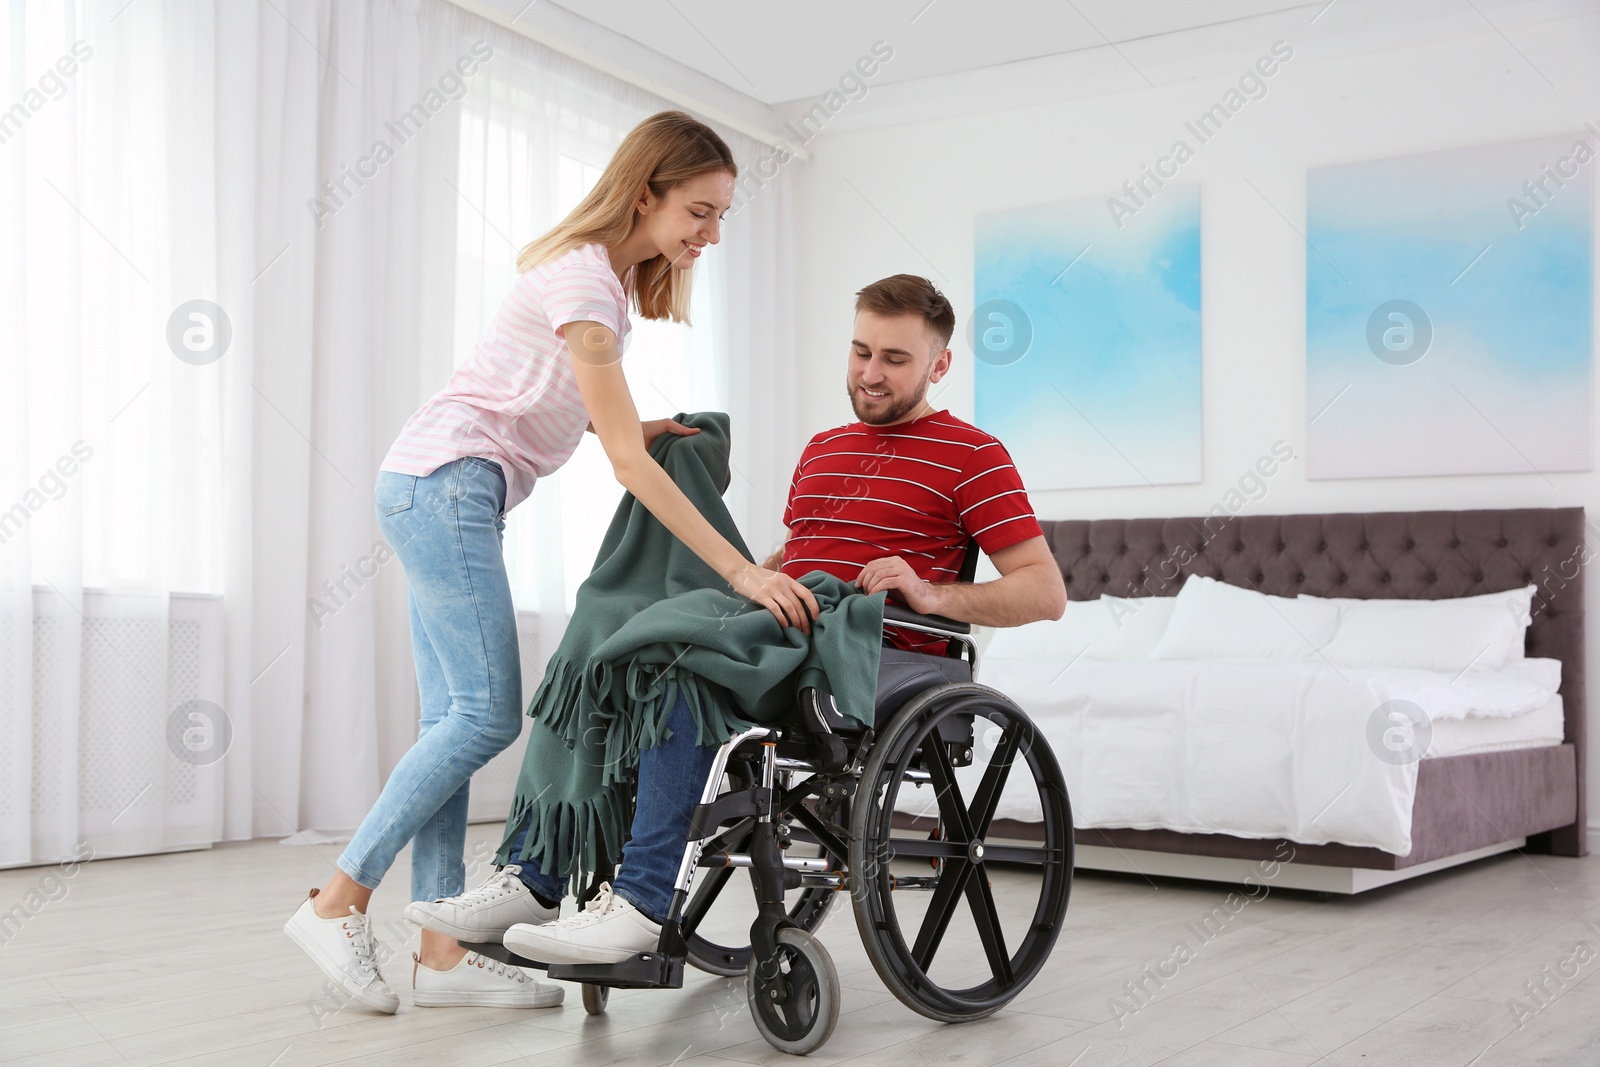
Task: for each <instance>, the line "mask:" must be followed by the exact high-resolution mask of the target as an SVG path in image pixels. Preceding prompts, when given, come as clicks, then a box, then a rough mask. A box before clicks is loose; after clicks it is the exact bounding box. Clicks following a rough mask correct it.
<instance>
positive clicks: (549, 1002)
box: [411, 952, 566, 1008]
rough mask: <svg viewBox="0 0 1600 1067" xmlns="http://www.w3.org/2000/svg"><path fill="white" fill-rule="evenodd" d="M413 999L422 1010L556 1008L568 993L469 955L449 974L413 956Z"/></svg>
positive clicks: (519, 969) (522, 972) (525, 973)
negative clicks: (461, 1007) (460, 1007)
mask: <svg viewBox="0 0 1600 1067" xmlns="http://www.w3.org/2000/svg"><path fill="white" fill-rule="evenodd" d="M411 959H412V967H411V991H412V995H411V999H412V1002H413V1003H415V1004H416V1005H417V1007H419V1008H446V1007H456V1006H463V1005H465V1006H469V1007H477V1008H553V1007H555V1006H556V1005H557V1004H560V1003H561V998H562V997H564V996H565V995H566V990H564V989H562V988H561V987H560V986H558V985H552V984H550V983H549V982H541V981H539V980H538V979H537V978H535V977H534V976H533V975H531V974H529V973H528V971H527V970H526V969H524V968H522V967H512V966H510V965H508V964H504V963H501V962H500V961H499V960H491V959H489V958H488V957H487V956H480V955H478V954H477V953H476V952H469V953H467V954H466V955H465V956H463V957H462V958H461V962H460V963H457V964H456V965H455V966H454V967H452V968H450V969H449V970H448V971H436V970H434V969H433V968H432V967H426V966H424V965H423V963H422V960H421V958H420V957H418V956H417V954H416V953H415V952H413V953H412V954H411Z"/></svg>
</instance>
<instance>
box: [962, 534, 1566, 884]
mask: <svg viewBox="0 0 1600 1067" xmlns="http://www.w3.org/2000/svg"><path fill="white" fill-rule="evenodd" d="M1043 526H1044V531H1045V537H1046V539H1047V540H1048V541H1049V543H1050V546H1051V550H1052V552H1053V553H1054V555H1055V558H1056V561H1057V563H1058V564H1059V565H1060V567H1061V571H1062V574H1063V576H1064V577H1065V579H1066V582H1067V590H1068V595H1069V597H1070V599H1072V600H1089V599H1093V598H1096V597H1099V596H1101V595H1103V594H1105V595H1112V596H1128V597H1138V596H1173V595H1175V594H1176V593H1177V591H1178V589H1179V587H1180V586H1181V584H1182V583H1183V581H1184V579H1185V578H1187V577H1188V576H1189V575H1202V576H1206V577H1209V578H1213V579H1216V580H1219V581H1222V582H1227V583H1229V584H1231V585H1235V586H1240V587H1243V588H1247V589H1253V590H1257V591H1259V592H1262V593H1266V594H1269V595H1273V596H1289V597H1293V596H1298V595H1299V594H1309V595H1311V596H1317V597H1336V598H1360V599H1366V598H1382V599H1446V598H1454V597H1466V596H1473V595H1478V594H1484V593H1493V592H1498V591H1501V590H1511V589H1515V588H1518V587H1524V586H1527V585H1530V584H1532V585H1534V586H1536V591H1535V593H1534V597H1533V604H1532V622H1531V624H1530V625H1529V627H1528V630H1527V634H1526V649H1525V651H1526V655H1527V657H1529V658H1530V659H1534V658H1537V659H1545V660H1553V661H1558V662H1559V665H1560V682H1559V699H1558V700H1555V701H1552V702H1551V703H1550V704H1549V705H1548V706H1545V707H1543V708H1541V709H1540V714H1541V715H1542V716H1543V722H1544V732H1545V734H1547V735H1550V736H1547V737H1546V738H1545V739H1544V740H1543V741H1541V742H1538V743H1534V742H1531V741H1528V740H1526V739H1519V738H1518V737H1517V736H1514V733H1507V732H1506V729H1505V725H1504V724H1500V725H1499V726H1493V725H1492V727H1491V728H1490V729H1488V730H1487V731H1485V730H1483V729H1478V730H1477V732H1476V733H1474V732H1473V731H1472V730H1467V729H1457V728H1455V727H1452V730H1449V731H1445V733H1444V736H1442V737H1439V738H1436V740H1438V741H1441V742H1442V743H1444V744H1445V745H1446V746H1450V747H1453V749H1454V750H1456V751H1458V752H1459V754H1455V755H1443V756H1439V757H1438V758H1428V759H1423V760H1421V761H1420V762H1419V763H1417V764H1416V766H1415V781H1414V796H1413V797H1412V800H1411V810H1410V816H1411V817H1410V827H1409V831H1410V838H1409V844H1410V846H1411V847H1410V850H1409V852H1407V853H1405V854H1404V855H1396V854H1395V853H1393V852H1391V851H1385V850H1383V849H1382V848H1376V847H1371V846H1366V845H1352V844H1348V843H1343V842H1341V841H1329V842H1326V843H1315V844H1307V843H1304V842H1286V841H1285V840H1284V839H1283V838H1278V839H1271V838H1262V837H1240V836H1233V835H1231V834H1226V833H1194V832H1181V831H1178V830H1173V829H1163V828H1149V829H1135V828H1132V827H1106V826H1102V827H1099V828H1095V829H1085V828H1082V827H1080V828H1079V830H1078V831H1077V833H1076V842H1077V855H1076V864H1077V866H1078V867H1080V868H1089V869H1100V870H1111V871H1122V872H1128V873H1138V874H1143V875H1167V876H1175V877H1188V878H1200V879H1208V880H1216V881H1224V882H1235V883H1238V882H1244V881H1247V880H1256V881H1261V880H1265V878H1264V874H1263V872H1264V871H1269V872H1270V880H1271V883H1272V884H1273V885H1274V886H1280V887H1285V888H1296V889H1306V890H1315V891H1321V892H1324V893H1342V894H1350V893H1359V892H1363V891H1365V890H1369V889H1373V888H1376V887H1378V886H1382V885H1386V884H1390V883H1393V882H1397V881H1401V880H1404V879H1408V878H1413V877H1416V876H1418V875H1422V874H1427V873H1429V872H1432V871H1436V870H1440V869H1442V868H1446V867H1451V866H1455V865H1458V864H1462V863H1467V862H1470V861H1472V860H1476V859H1481V858H1483V857H1487V856H1491V855H1495V854H1497V853H1501V852H1507V851H1511V850H1513V849H1525V850H1527V851H1530V852H1546V853H1554V854H1557V855H1566V856H1581V855H1585V854H1586V853H1587V842H1586V834H1585V826H1584V822H1585V820H1584V811H1585V807H1584V804H1585V799H1584V784H1585V765H1584V744H1585V722H1586V697H1585V670H1584V667H1585V664H1584V611H1583V607H1584V604H1583V584H1584V574H1583V570H1584V568H1583V564H1584V563H1585V562H1586V561H1587V559H1588V558H1589V556H1588V552H1587V550H1586V549H1585V547H1584V543H1583V535H1584V531H1585V520H1584V513H1583V509H1582V508H1538V509H1510V510H1482V511H1426V512H1373V513H1341V514H1323V515H1248V516H1246V515H1212V516H1202V517H1193V518H1171V519H1159V518H1152V519H1095V520H1070V521H1058V522H1045V523H1044V524H1043ZM1551 666H1554V664H1551ZM980 674H981V675H983V676H984V680H985V681H989V682H991V683H992V682H993V680H992V679H991V678H989V677H988V676H987V675H986V674H984V672H983V671H982V669H980ZM1019 703H1023V706H1024V707H1026V706H1027V704H1026V702H1025V701H1022V700H1020V699H1019ZM1556 716H1559V722H1560V736H1559V741H1558V743H1551V742H1552V741H1556V740H1557V738H1556V737H1555V736H1553V734H1554V729H1553V725H1554V722H1555V717H1556ZM1535 718H1537V716H1535ZM1530 721H1531V720H1530ZM1475 729H1476V728H1475ZM1496 729H1499V730H1501V735H1500V736H1498V739H1497V736H1496V734H1495V730H1496ZM1484 749H1487V750H1484ZM1447 750H1448V749H1447ZM1076 799H1077V798H1075V800H1076ZM995 833H996V836H1003V837H1007V838H1015V839H1023V840H1027V839H1030V838H1032V836H1033V835H1032V834H1031V833H1030V825H1029V824H1028V823H1025V822H1018V821H1014V820H1011V821H997V823H996V826H995ZM1286 857H1292V859H1288V860H1287V861H1286V862H1285V860H1286Z"/></svg>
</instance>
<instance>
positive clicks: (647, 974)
mask: <svg viewBox="0 0 1600 1067" xmlns="http://www.w3.org/2000/svg"><path fill="white" fill-rule="evenodd" d="M457 944H459V945H460V946H461V947H462V948H464V949H468V950H469V951H472V952H476V953H477V954H478V955H480V956H483V957H486V958H488V959H491V960H499V961H500V962H501V963H506V964H510V965H511V966H513V967H531V968H534V969H536V970H541V971H546V972H548V973H549V975H550V977H551V978H555V979H558V980H560V981H563V982H582V983H584V984H585V985H599V986H615V987H616V988H618V989H682V988H683V957H681V956H678V957H673V956H668V955H666V954H664V953H661V952H640V953H637V954H635V955H633V956H630V957H629V958H628V959H625V960H623V961H622V962H621V963H540V962H539V961H538V960H530V959H528V958H527V957H526V956H519V955H517V954H516V953H515V952H512V951H511V950H510V949H508V948H506V947H505V946H504V945H501V944H496V943H492V942H487V941H485V942H481V943H480V942H473V941H458V942H457Z"/></svg>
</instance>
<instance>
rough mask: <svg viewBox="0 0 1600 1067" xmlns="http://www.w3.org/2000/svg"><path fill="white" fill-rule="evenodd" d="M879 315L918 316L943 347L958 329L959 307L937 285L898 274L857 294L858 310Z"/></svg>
mask: <svg viewBox="0 0 1600 1067" xmlns="http://www.w3.org/2000/svg"><path fill="white" fill-rule="evenodd" d="M863 311H870V312H872V313H873V314H875V315H918V316H920V317H921V318H922V321H923V322H926V323H927V324H928V329H930V330H932V331H933V336H934V338H935V339H936V340H938V342H939V347H940V348H946V347H948V346H949V344H950V335H951V334H953V333H955V332H956V309H955V308H953V307H951V306H950V301H948V300H946V299H945V298H944V294H943V293H941V292H939V290H938V289H937V288H935V287H934V284H933V283H932V282H930V281H929V280H928V279H926V278H919V277H918V276H917V275H915V274H895V275H891V276H890V277H888V278H884V279H882V280H880V281H876V282H873V283H872V284H871V285H869V286H867V287H866V288H865V289H862V290H861V291H860V292H858V293H856V312H857V313H858V314H859V313H860V312H863Z"/></svg>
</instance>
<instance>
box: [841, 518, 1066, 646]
mask: <svg viewBox="0 0 1600 1067" xmlns="http://www.w3.org/2000/svg"><path fill="white" fill-rule="evenodd" d="M989 558H990V559H991V560H993V561H994V567H995V570H997V571H999V572H1000V577H999V578H997V579H995V580H994V581H992V582H925V581H923V580H922V579H921V578H918V577H917V575H916V572H914V571H913V570H912V569H911V564H909V563H907V562H906V561H905V560H904V559H902V558H901V557H899V556H887V557H885V558H883V559H875V560H873V561H872V562H871V563H869V564H867V565H866V566H865V567H864V568H862V571H861V574H860V576H859V577H858V578H857V579H856V584H857V585H859V586H860V587H861V590H862V592H865V593H876V592H879V591H880V590H884V589H888V590H891V591H893V592H894V593H897V594H898V596H896V597H895V599H897V600H901V601H903V602H904V603H905V605H906V607H908V608H910V609H911V610H912V611H916V612H921V613H922V614H924V615H943V616H945V617H946V618H949V619H955V620H956V621H957V622H967V623H973V624H974V625H978V626H1021V625H1022V624H1024V623H1029V622H1038V621H1039V620H1040V619H1059V618H1061V615H1062V613H1063V612H1064V611H1066V610H1067V586H1066V583H1065V582H1063V581H1062V580H1061V568H1060V567H1058V566H1057V565H1056V561H1055V557H1054V556H1052V555H1051V554H1050V546H1049V544H1048V543H1047V542H1046V541H1045V539H1044V538H1042V537H1030V538H1029V539H1028V540H1026V541H1020V542H1018V543H1017V544H1014V545H1012V546H1011V547H1009V548H1002V549H1001V550H1000V551H999V552H996V553H995V554H994V555H992V556H990V557H989Z"/></svg>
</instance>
